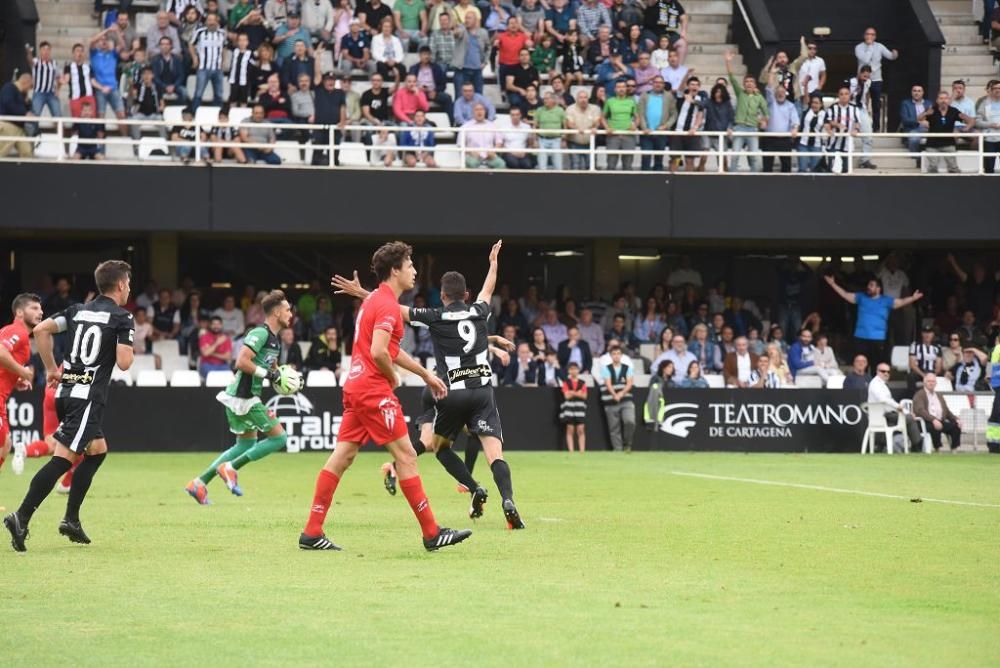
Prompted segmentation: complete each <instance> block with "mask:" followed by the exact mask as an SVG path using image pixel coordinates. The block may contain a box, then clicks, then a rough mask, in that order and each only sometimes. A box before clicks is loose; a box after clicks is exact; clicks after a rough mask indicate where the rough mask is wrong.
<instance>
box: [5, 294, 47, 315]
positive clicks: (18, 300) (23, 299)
mask: <svg viewBox="0 0 1000 668" xmlns="http://www.w3.org/2000/svg"><path fill="white" fill-rule="evenodd" d="M32 302H38V303H39V304H41V303H42V298H41V297H39V296H38V295H36V294H35V293H33V292H22V293H21V294H19V295H18V296H16V297H14V301H13V302H11V305H10V312H11V313H12V314H14V315H17V311H18V309H22V308H24V307H25V306H27V305H28V304H30V303H32Z"/></svg>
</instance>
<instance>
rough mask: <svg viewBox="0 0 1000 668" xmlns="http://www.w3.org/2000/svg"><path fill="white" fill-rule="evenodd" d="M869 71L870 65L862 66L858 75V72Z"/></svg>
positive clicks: (870, 69)
mask: <svg viewBox="0 0 1000 668" xmlns="http://www.w3.org/2000/svg"><path fill="white" fill-rule="evenodd" d="M871 71H872V66H871V65H862V66H861V69H860V70H858V72H859V73H860V72H871Z"/></svg>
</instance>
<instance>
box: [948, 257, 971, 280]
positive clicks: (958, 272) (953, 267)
mask: <svg viewBox="0 0 1000 668" xmlns="http://www.w3.org/2000/svg"><path fill="white" fill-rule="evenodd" d="M948 264H949V265H951V270H952V271H953V272H955V275H956V276H958V280H960V281H962V282H963V283H965V282H966V281H967V280H969V275H968V274H967V273H966V272H965V271H964V270H963V269H962V268H961V267H960V266H959V265H958V260H956V259H955V256H954V255H952V254H951V253H948Z"/></svg>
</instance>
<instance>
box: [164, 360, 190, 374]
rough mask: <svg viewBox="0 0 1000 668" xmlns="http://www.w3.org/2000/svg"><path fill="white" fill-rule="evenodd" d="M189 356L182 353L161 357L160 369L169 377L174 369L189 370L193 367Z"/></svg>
mask: <svg viewBox="0 0 1000 668" xmlns="http://www.w3.org/2000/svg"><path fill="white" fill-rule="evenodd" d="M189 362H190V361H189V360H188V358H187V357H183V356H181V355H164V356H163V357H161V358H160V370H161V371H162V372H163V373H165V374H167V377H168V378H169V377H170V376H171V375H172V374H173V373H174V371H188V370H190V368H191V365H190V363H189Z"/></svg>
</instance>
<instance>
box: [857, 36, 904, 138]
mask: <svg viewBox="0 0 1000 668" xmlns="http://www.w3.org/2000/svg"><path fill="white" fill-rule="evenodd" d="M877 36H878V35H877V34H876V32H875V28H866V29H865V36H864V40H863V41H862V42H861V43H860V44H858V45H857V46H855V47H854V57H855V58H857V59H858V69H859V70H860V69H861V67H862V66H864V65H868V66H869V67H871V68H872V87H871V95H872V117H873V118H872V128H873V131H874V132H878V128H879V120H880V119H879V116H880V115H881V111H882V59H883V58H884V59H885V60H896V59H897V58H899V51H897V50H896V49H892V50H891V51H890V50H889V49H887V48H886V46H885V45H884V44H882V43H881V42H876V41H875V38H876V37H877Z"/></svg>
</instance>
